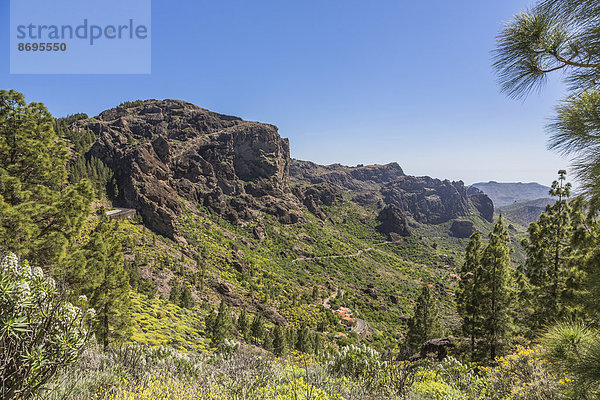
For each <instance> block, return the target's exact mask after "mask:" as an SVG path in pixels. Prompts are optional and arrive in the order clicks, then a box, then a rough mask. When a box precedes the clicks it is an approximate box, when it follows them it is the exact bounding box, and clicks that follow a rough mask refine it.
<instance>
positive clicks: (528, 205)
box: [498, 198, 554, 226]
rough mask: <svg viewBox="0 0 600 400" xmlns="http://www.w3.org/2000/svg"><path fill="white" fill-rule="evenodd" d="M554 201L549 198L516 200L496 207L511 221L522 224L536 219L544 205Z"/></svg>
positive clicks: (526, 224)
mask: <svg viewBox="0 0 600 400" xmlns="http://www.w3.org/2000/svg"><path fill="white" fill-rule="evenodd" d="M552 203H554V200H553V199H551V198H543V199H536V200H523V201H517V202H515V203H513V204H510V205H507V206H504V207H500V208H498V212H499V213H501V214H502V215H503V216H505V217H507V218H508V219H509V220H511V221H513V222H517V223H519V224H521V225H523V226H528V225H529V224H530V223H532V222H534V221H537V220H538V218H539V217H540V214H542V212H544V210H545V209H546V206H547V205H549V204H552Z"/></svg>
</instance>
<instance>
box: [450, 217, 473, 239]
mask: <svg viewBox="0 0 600 400" xmlns="http://www.w3.org/2000/svg"><path fill="white" fill-rule="evenodd" d="M450 233H451V234H452V236H454V237H457V238H468V237H469V236H471V235H472V234H473V233H475V227H474V226H473V222H472V221H469V220H456V221H452V225H451V226H450Z"/></svg>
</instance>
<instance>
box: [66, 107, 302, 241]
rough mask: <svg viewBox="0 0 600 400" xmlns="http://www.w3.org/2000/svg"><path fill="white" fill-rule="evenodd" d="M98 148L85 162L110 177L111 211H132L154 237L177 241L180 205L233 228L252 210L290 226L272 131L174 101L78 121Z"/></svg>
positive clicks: (281, 157) (282, 148) (290, 206)
mask: <svg viewBox="0 0 600 400" xmlns="http://www.w3.org/2000/svg"><path fill="white" fill-rule="evenodd" d="M75 128H78V129H89V130H91V131H93V132H94V133H95V134H96V135H97V136H98V140H97V141H96V143H95V144H94V145H93V147H92V149H91V150H90V154H91V155H93V156H95V157H97V158H99V159H101V160H102V161H103V162H104V163H105V164H106V165H107V166H109V167H110V168H111V169H112V170H113V171H114V173H115V177H116V180H117V185H118V189H119V195H118V198H117V203H118V204H119V205H122V206H124V207H130V208H135V209H137V210H138V211H139V212H140V214H141V216H142V217H143V219H144V221H145V223H146V224H147V225H148V226H150V227H151V228H153V229H155V230H156V231H158V232H159V233H161V234H163V235H165V236H168V237H171V238H178V237H179V234H178V232H177V226H176V223H175V220H176V218H177V217H178V215H180V214H181V211H182V210H181V204H182V203H181V201H180V199H183V200H185V201H189V202H193V203H200V204H203V205H204V206H206V207H208V208H210V209H211V210H213V211H214V212H216V213H218V214H220V215H222V216H223V217H225V218H228V219H229V220H231V221H232V222H235V223H242V222H243V221H248V220H252V219H253V218H254V214H255V213H256V211H257V210H260V211H264V212H267V213H270V214H273V215H276V216H277V217H278V218H279V220H280V221H281V222H284V223H294V222H297V221H298V219H299V217H300V216H301V210H300V208H299V206H300V204H299V202H298V201H297V199H296V197H295V196H293V195H292V193H291V191H290V188H289V179H288V178H289V163H290V157H289V143H288V141H287V139H282V138H281V137H280V136H279V134H278V132H277V128H276V127H275V126H273V125H267V124H261V123H258V122H247V121H243V120H242V119H240V118H237V117H231V116H226V115H221V114H217V113H213V112H210V111H208V110H205V109H202V108H200V107H197V106H195V105H193V104H190V103H186V102H184V101H180V100H164V101H158V100H147V101H144V102H141V103H139V104H136V103H134V105H132V106H129V107H117V108H115V109H111V110H107V111H105V112H103V113H101V114H100V115H99V116H97V117H96V118H91V119H87V120H82V121H78V122H77V123H76V125H75Z"/></svg>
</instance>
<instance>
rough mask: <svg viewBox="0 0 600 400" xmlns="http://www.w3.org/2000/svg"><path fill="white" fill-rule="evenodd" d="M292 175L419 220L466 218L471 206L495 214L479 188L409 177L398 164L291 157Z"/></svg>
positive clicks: (488, 216) (364, 203)
mask: <svg viewBox="0 0 600 400" xmlns="http://www.w3.org/2000/svg"><path fill="white" fill-rule="evenodd" d="M290 178H291V180H292V181H293V182H301V183H304V184H322V183H327V184H329V185H331V186H332V187H334V188H336V189H337V190H339V191H341V192H352V193H354V196H353V197H352V201H354V202H355V203H357V204H360V205H361V206H372V205H375V206H377V207H378V208H379V209H381V210H383V209H384V208H385V207H386V206H387V205H390V204H393V205H395V206H396V207H397V208H398V209H400V210H401V211H402V212H403V213H404V215H405V216H407V217H412V218H413V219H414V220H415V221H417V222H420V223H426V224H438V223H442V222H446V221H449V220H452V219H455V218H459V217H463V216H466V215H468V214H469V209H470V208H475V209H477V210H478V211H479V212H480V213H481V215H482V217H483V218H485V219H487V220H488V221H491V220H492V219H493V214H494V207H493V204H492V203H491V200H490V199H489V198H488V197H487V196H486V195H485V194H483V193H481V192H479V191H477V192H473V194H472V196H469V194H468V193H467V189H466V188H465V186H464V184H463V182H461V181H459V182H451V181H448V180H439V179H434V178H430V177H428V176H423V177H415V176H407V175H406V174H405V173H404V171H403V170H402V168H400V166H399V165H398V164H397V163H390V164H385V165H358V166H356V167H348V166H344V165H341V164H332V165H318V164H315V163H312V162H309V161H299V160H292V162H291V165H290ZM386 212H388V211H386ZM380 220H381V219H380Z"/></svg>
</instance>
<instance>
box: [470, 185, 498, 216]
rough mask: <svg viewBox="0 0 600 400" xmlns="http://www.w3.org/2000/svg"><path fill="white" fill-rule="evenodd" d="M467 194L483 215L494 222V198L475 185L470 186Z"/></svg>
mask: <svg viewBox="0 0 600 400" xmlns="http://www.w3.org/2000/svg"><path fill="white" fill-rule="evenodd" d="M467 194H468V195H469V199H470V200H471V203H473V206H475V208H476V209H477V211H479V214H481V217H482V218H483V219H485V220H487V221H489V222H494V203H493V202H492V199H490V198H489V197H488V196H487V195H486V194H485V193H483V192H482V191H481V190H479V189H477V188H476V187H475V186H469V188H468V189H467Z"/></svg>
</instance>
